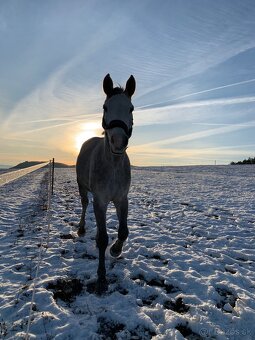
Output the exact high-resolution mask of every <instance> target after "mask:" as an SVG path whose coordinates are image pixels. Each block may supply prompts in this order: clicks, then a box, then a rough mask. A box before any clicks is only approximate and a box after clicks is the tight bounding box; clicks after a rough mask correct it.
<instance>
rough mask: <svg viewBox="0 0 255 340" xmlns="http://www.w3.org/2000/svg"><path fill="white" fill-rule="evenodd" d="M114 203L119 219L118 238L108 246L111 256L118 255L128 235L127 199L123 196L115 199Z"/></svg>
mask: <svg viewBox="0 0 255 340" xmlns="http://www.w3.org/2000/svg"><path fill="white" fill-rule="evenodd" d="M114 205H115V207H116V210H117V215H118V219H119V230H118V239H117V240H116V241H115V243H114V244H113V245H112V246H111V248H110V254H111V255H112V256H113V257H119V256H120V254H121V252H122V247H123V244H124V242H125V241H126V239H127V237H128V226H127V215H128V199H127V197H124V198H123V199H122V200H120V201H115V202H114Z"/></svg>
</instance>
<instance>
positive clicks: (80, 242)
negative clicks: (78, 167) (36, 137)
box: [0, 165, 255, 340]
mask: <svg viewBox="0 0 255 340" xmlns="http://www.w3.org/2000/svg"><path fill="white" fill-rule="evenodd" d="M254 170H255V167H254V166H253V165H248V166H213V167H210V166H203V167H166V168H161V167H155V168H134V169H133V170H132V186H131V190H130V194H129V229H130V235H129V239H128V241H127V242H126V244H125V247H124V249H123V254H122V256H121V258H120V259H114V258H111V256H110V254H109V251H108V250H107V256H106V268H107V278H108V281H109V290H108V292H107V294H105V295H103V296H97V295H96V294H95V293H94V285H95V280H96V270H97V263H98V260H97V258H98V252H97V248H96V244H95V234H96V226H95V218H94V215H93V208H92V204H91V199H90V205H89V207H88V212H87V233H86V235H85V236H84V237H78V236H77V233H76V231H77V223H78V221H79V215H80V212H81V205H80V199H79V194H78V190H77V184H76V176H75V169H56V170H55V188H54V190H55V191H54V195H53V198H52V209H51V225H50V230H49V234H48V215H47V214H48V212H47V210H46V207H47V180H48V173H47V171H48V170H47V169H40V170H37V171H35V172H32V173H30V174H29V175H26V176H25V177H22V178H20V179H18V180H16V181H13V182H11V183H9V184H6V185H3V186H2V187H1V188H0V192H1V196H0V225H1V229H0V236H1V238H0V306H1V307H0V335H1V337H2V338H3V339H19V338H20V339H24V338H25V334H26V330H27V322H28V318H29V310H30V305H31V299H32V292H33V283H34V281H33V279H34V277H35V273H36V267H37V264H38V257H39V253H40V251H41V252H42V253H41V255H42V261H41V263H40V267H39V273H38V275H39V277H38V281H37V282H35V284H36V289H35V302H34V305H33V306H32V318H31V320H32V322H31V326H30V330H29V338H30V339H61V340H62V339H92V340H94V339H134V340H135V339H157V340H159V339H160V340H164V339H183V338H186V339H247V340H248V339H255V298H254V297H255V242H254V241H255V230H254V229H255V228H254V227H255V206H254V198H255V182H254V179H255V175H254ZM107 225H108V233H109V239H110V244H111V243H112V242H113V240H114V239H115V237H116V235H117V217H116V213H115V210H114V207H113V205H111V204H110V205H109V208H108V212H107ZM47 243H48V247H46V245H47ZM110 244H109V245H110Z"/></svg>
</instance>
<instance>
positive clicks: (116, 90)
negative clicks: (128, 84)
mask: <svg viewBox="0 0 255 340" xmlns="http://www.w3.org/2000/svg"><path fill="white" fill-rule="evenodd" d="M124 92H125V90H124V89H123V87H121V86H117V87H114V89H112V92H111V94H110V96H108V98H111V97H112V96H115V95H117V94H122V93H124Z"/></svg>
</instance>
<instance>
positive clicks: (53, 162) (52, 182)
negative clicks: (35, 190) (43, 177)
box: [51, 158, 55, 195]
mask: <svg viewBox="0 0 255 340" xmlns="http://www.w3.org/2000/svg"><path fill="white" fill-rule="evenodd" d="M51 166H52V168H51V171H52V173H51V194H52V195H53V186H54V167H55V158H52V163H51Z"/></svg>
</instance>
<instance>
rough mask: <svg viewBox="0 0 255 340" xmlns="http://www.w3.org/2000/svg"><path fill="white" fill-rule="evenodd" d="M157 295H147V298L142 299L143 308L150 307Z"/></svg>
mask: <svg viewBox="0 0 255 340" xmlns="http://www.w3.org/2000/svg"><path fill="white" fill-rule="evenodd" d="M157 297H158V295H149V296H148V297H146V298H144V299H142V302H143V305H144V306H152V304H153V302H154V301H155V300H156V298H157Z"/></svg>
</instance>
